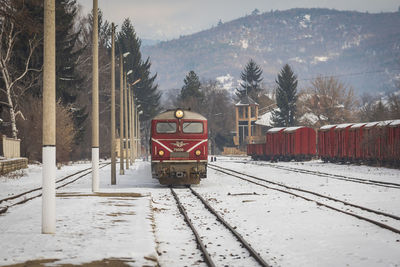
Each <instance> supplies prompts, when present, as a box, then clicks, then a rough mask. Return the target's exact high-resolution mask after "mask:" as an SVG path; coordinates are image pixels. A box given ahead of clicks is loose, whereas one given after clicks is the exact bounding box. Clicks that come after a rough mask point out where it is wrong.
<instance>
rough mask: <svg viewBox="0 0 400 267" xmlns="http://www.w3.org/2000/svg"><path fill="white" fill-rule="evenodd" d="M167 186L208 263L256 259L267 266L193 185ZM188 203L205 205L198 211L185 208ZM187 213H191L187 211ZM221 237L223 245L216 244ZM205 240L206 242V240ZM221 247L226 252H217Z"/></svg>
mask: <svg viewBox="0 0 400 267" xmlns="http://www.w3.org/2000/svg"><path fill="white" fill-rule="evenodd" d="M170 189H171V193H172V195H173V196H174V198H175V201H176V203H177V205H178V208H179V211H180V212H181V214H182V215H183V216H184V218H185V221H186V223H187V224H188V226H189V227H190V228H191V230H192V232H193V234H194V236H195V238H196V242H197V244H198V248H199V249H200V250H201V252H202V254H203V258H204V261H205V263H206V264H207V265H208V266H210V267H213V266H216V265H215V263H214V261H217V262H218V264H221V265H222V264H223V266H254V265H255V264H256V263H258V264H259V265H260V266H269V265H268V264H267V263H266V262H265V260H264V259H263V258H261V256H260V255H259V253H257V252H256V251H255V250H254V249H253V248H252V247H251V246H250V244H249V243H247V241H246V240H244V238H243V237H242V235H240V234H239V233H238V232H237V231H236V230H235V227H233V226H231V225H230V224H228V223H227V222H226V221H225V220H224V219H223V218H222V217H221V216H220V215H219V214H218V213H217V211H215V210H214V209H213V208H212V207H211V205H210V204H209V203H208V202H207V201H206V200H205V199H204V198H203V197H202V196H200V195H199V194H198V193H197V192H196V191H195V190H193V189H192V188H189V189H179V190H175V189H173V188H172V187H171V188H170ZM177 191H179V193H177ZM182 199H185V202H186V204H183V203H182ZM189 205H192V206H193V207H199V206H202V205H204V207H205V209H202V210H201V211H200V214H199V213H198V214H194V211H193V208H190V207H189V208H185V206H189ZM188 213H191V214H190V215H188ZM204 218H208V219H206V220H208V221H209V222H210V221H213V220H216V221H218V223H216V222H215V223H214V222H213V223H212V225H210V224H208V223H204V221H202V219H204ZM210 218H213V219H210ZM199 232H201V233H202V234H200V233H199ZM221 238H222V239H224V240H223V241H225V244H223V245H221V244H219V242H220V241H219V240H218V239H221ZM204 242H207V243H206V244H205V243H204ZM227 246H229V250H227ZM221 249H225V251H226V252H227V253H225V254H224V255H222V254H219V253H220V252H218V251H221ZM228 252H229V253H228ZM218 254H219V255H218ZM249 255H250V256H251V257H249Z"/></svg>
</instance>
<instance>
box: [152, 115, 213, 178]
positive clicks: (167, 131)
mask: <svg viewBox="0 0 400 267" xmlns="http://www.w3.org/2000/svg"><path fill="white" fill-rule="evenodd" d="M150 147H151V172H152V177H153V178H156V179H158V180H159V182H160V184H163V185H191V184H199V183H200V179H201V178H206V176H207V156H208V130H207V119H206V118H205V117H203V116H202V115H200V114H198V113H196V112H192V111H190V110H183V109H175V110H167V111H165V112H163V113H160V114H158V115H157V116H156V117H154V118H153V119H152V121H151V139H150Z"/></svg>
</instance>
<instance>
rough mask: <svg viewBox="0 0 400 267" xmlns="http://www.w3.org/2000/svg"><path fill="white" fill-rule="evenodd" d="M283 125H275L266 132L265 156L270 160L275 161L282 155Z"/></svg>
mask: <svg viewBox="0 0 400 267" xmlns="http://www.w3.org/2000/svg"><path fill="white" fill-rule="evenodd" d="M284 130H285V128H284V127H276V128H272V129H269V130H268V131H267V134H266V138H265V139H266V149H265V151H266V156H267V159H268V157H269V158H270V159H271V161H276V160H277V159H280V158H282V157H283V151H284V142H283V141H284V140H283V131H284Z"/></svg>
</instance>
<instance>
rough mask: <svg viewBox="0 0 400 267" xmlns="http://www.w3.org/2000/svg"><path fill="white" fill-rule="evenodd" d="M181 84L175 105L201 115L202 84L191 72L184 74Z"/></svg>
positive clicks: (203, 98)
mask: <svg viewBox="0 0 400 267" xmlns="http://www.w3.org/2000/svg"><path fill="white" fill-rule="evenodd" d="M183 82H184V85H183V86H182V89H181V92H180V94H179V95H178V97H177V103H176V105H177V106H180V107H183V108H190V109H191V110H193V111H196V112H199V113H201V111H202V110H203V109H204V107H203V103H204V100H205V96H204V93H203V91H202V84H201V83H200V81H199V77H198V76H197V74H196V73H195V72H194V71H193V70H192V71H190V72H189V73H188V74H186V77H185V79H184V80H183Z"/></svg>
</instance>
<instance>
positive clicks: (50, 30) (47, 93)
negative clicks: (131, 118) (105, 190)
mask: <svg viewBox="0 0 400 267" xmlns="http://www.w3.org/2000/svg"><path fill="white" fill-rule="evenodd" d="M55 24H56V11H55V0H45V1H44V51H43V54H44V58H43V60H44V65H43V149H42V152H43V155H42V160H43V171H42V188H43V189H42V233H43V234H54V233H55V231H56V185H55V180H56V27H55Z"/></svg>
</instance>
